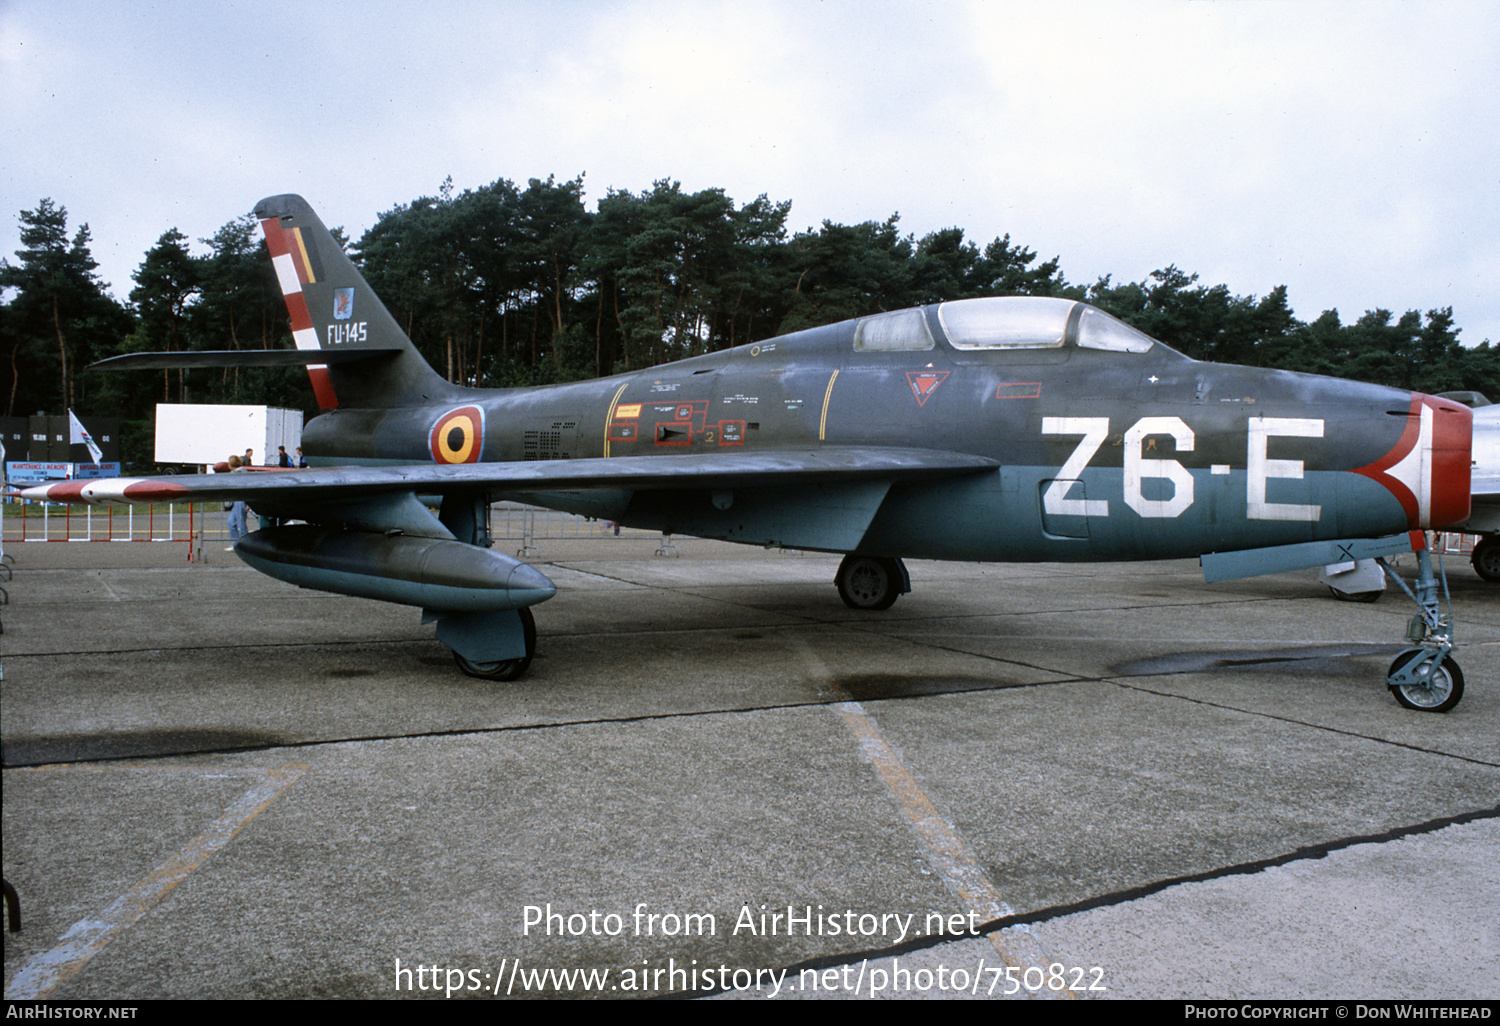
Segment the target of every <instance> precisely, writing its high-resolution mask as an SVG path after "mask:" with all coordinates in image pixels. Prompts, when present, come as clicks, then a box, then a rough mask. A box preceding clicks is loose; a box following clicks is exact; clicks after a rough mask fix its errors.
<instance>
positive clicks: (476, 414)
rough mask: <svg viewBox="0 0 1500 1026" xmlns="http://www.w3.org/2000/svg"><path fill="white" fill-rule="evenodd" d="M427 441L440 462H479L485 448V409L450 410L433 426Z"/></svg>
mask: <svg viewBox="0 0 1500 1026" xmlns="http://www.w3.org/2000/svg"><path fill="white" fill-rule="evenodd" d="M427 445H428V448H429V449H431V450H432V458H433V459H434V460H436V461H437V462H439V463H478V462H479V454H480V453H481V452H482V451H483V450H484V411H483V410H481V409H480V408H479V407H477V406H461V407H459V408H458V409H456V410H449V411H448V412H447V413H445V414H443V415H442V416H441V417H439V418H438V420H437V423H436V424H434V425H433V426H432V434H431V435H430V436H429V437H428V440H427Z"/></svg>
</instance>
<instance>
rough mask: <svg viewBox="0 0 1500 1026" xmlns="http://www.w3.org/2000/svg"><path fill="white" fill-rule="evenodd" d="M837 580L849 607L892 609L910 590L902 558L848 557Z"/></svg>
mask: <svg viewBox="0 0 1500 1026" xmlns="http://www.w3.org/2000/svg"><path fill="white" fill-rule="evenodd" d="M834 583H835V584H837V585H838V586H839V598H841V599H843V600H844V605H846V606H848V607H849V608H850V609H889V608H891V606H892V605H894V604H895V602H896V599H898V598H900V597H901V594H902V593H903V592H904V591H906V590H907V589H906V587H905V585H906V575H905V574H904V573H903V572H902V569H901V561H900V560H898V559H877V558H875V557H873V556H845V557H844V561H843V562H842V563H840V564H839V572H838V574H837V575H835V577H834Z"/></svg>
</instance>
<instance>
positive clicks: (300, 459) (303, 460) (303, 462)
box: [297, 445, 307, 467]
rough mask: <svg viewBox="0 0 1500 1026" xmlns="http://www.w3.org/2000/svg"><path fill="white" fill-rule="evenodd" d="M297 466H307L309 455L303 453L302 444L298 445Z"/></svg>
mask: <svg viewBox="0 0 1500 1026" xmlns="http://www.w3.org/2000/svg"><path fill="white" fill-rule="evenodd" d="M297 466H299V467H305V466H307V457H306V456H304V455H302V446H300V445H299V446H297Z"/></svg>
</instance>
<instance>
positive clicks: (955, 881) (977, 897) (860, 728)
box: [833, 702, 1077, 998]
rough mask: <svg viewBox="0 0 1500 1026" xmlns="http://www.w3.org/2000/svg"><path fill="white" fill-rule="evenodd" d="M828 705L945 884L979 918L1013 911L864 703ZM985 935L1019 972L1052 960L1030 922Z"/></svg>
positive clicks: (1045, 993)
mask: <svg viewBox="0 0 1500 1026" xmlns="http://www.w3.org/2000/svg"><path fill="white" fill-rule="evenodd" d="M833 710H834V712H835V713H837V714H838V717H839V719H841V720H842V721H843V722H844V726H846V727H847V728H849V733H851V734H853V735H854V738H855V740H856V741H858V742H859V749H860V752H861V753H862V754H863V755H864V757H865V758H866V759H867V760H868V761H869V762H870V764H871V765H872V766H874V767H875V772H876V773H877V774H879V776H880V779H881V780H882V781H884V783H885V786H886V787H887V788H888V789H889V790H890V792H891V794H892V795H893V796H894V797H895V799H896V802H897V804H898V805H899V806H900V807H901V811H902V813H904V814H905V816H906V819H907V822H909V823H910V824H911V827H912V830H913V831H914V832H915V833H916V835H917V840H918V842H919V843H920V844H921V846H922V849H923V853H924V855H925V856H926V858H927V862H928V864H929V865H931V866H932V868H933V869H935V870H936V871H937V872H938V874H939V875H940V876H941V877H942V878H943V883H944V884H945V885H947V887H948V890H950V891H951V892H953V894H954V896H955V897H957V898H958V899H959V901H961V902H962V903H963V904H964V905H966V906H967V907H968V908H969V909H970V910H971V911H973V912H974V913H976V914H977V915H978V916H979V918H981V919H983V920H986V921H988V920H992V919H999V918H1000V917H1002V916H1008V915H1012V914H1014V912H1015V909H1013V908H1011V907H1010V905H1008V904H1006V902H1005V900H1004V898H1002V897H1001V896H1000V892H999V890H998V889H997V888H996V887H995V885H994V883H993V882H992V881H991V880H990V878H989V876H988V874H986V873H985V871H984V869H983V868H982V867H981V866H980V865H979V859H978V858H977V857H975V855H974V852H973V851H972V850H970V848H969V846H968V844H967V843H965V841H964V839H963V837H962V836H961V835H960V834H959V832H958V829H957V828H956V827H955V826H954V825H953V824H952V823H950V822H949V821H948V819H947V818H946V817H945V816H944V815H943V814H942V812H940V811H939V810H938V808H937V806H936V805H934V804H933V803H932V799H931V798H929V797H927V793H926V792H925V791H923V790H922V786H921V785H920V784H918V783H917V781H916V778H914V777H913V776H912V775H911V773H910V772H909V771H908V770H907V768H906V766H905V764H903V763H902V761H901V757H900V756H899V755H897V754H896V752H895V750H894V749H892V748H891V746H890V744H889V743H888V742H887V741H886V740H885V738H884V736H882V735H881V733H880V727H879V725H877V724H876V722H875V720H874V719H873V718H871V716H870V715H869V714H868V713H866V712H865V710H864V707H863V706H861V705H860V704H859V703H858V702H842V703H840V704H838V705H835V706H834V707H833ZM986 936H987V937H988V938H989V941H990V944H992V945H993V946H994V948H995V952H996V953H997V954H998V955H999V956H1000V957H1001V958H1002V959H1003V960H1004V961H1005V964H1006V965H1010V966H1015V967H1016V968H1017V969H1019V970H1020V971H1021V975H1022V977H1023V978H1024V975H1025V972H1026V970H1027V969H1029V968H1031V967H1033V966H1035V967H1037V968H1038V969H1039V970H1040V971H1041V973H1042V976H1041V979H1043V980H1045V979H1046V974H1047V970H1048V965H1049V961H1052V960H1049V959H1048V958H1047V956H1046V953H1045V952H1044V951H1043V950H1042V945H1041V942H1040V941H1039V940H1038V939H1037V936H1036V934H1035V933H1034V932H1033V931H1032V930H1031V928H1030V927H1029V926H1019V927H1011V928H1009V929H1005V930H998V931H995V932H993V933H990V934H987V935H986ZM1029 994H1030V996H1031V997H1033V998H1057V997H1063V996H1066V997H1069V998H1076V997H1077V995H1075V994H1073V993H1072V992H1070V991H1067V990H1063V991H1061V992H1059V991H1053V990H1049V989H1048V988H1046V987H1043V988H1041V989H1040V990H1038V991H1035V992H1029Z"/></svg>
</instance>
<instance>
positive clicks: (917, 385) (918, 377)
mask: <svg viewBox="0 0 1500 1026" xmlns="http://www.w3.org/2000/svg"><path fill="white" fill-rule="evenodd" d="M947 376H948V372H947V371H929V370H923V371H907V372H906V380H907V382H908V383H910V385H911V394H912V395H913V396H915V397H916V400H917V405H918V406H925V405H926V404H927V400H928V399H930V398H931V397H932V393H934V392H936V391H937V387H938V386H939V385H941V384H942V383H943V379H945V378H946V377H947Z"/></svg>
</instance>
